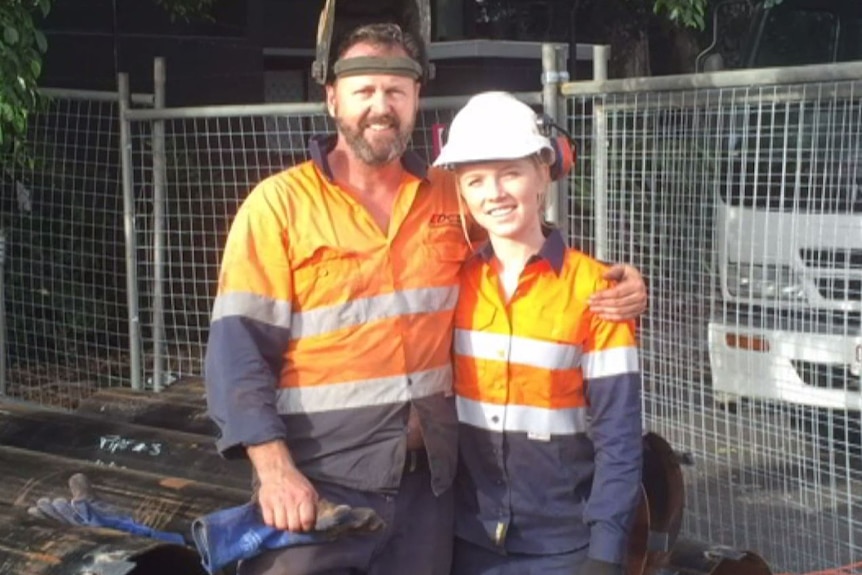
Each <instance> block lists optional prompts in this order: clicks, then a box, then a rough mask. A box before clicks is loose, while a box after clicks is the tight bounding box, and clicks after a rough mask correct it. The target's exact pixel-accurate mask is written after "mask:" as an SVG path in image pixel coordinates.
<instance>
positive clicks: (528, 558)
mask: <svg viewBox="0 0 862 575" xmlns="http://www.w3.org/2000/svg"><path fill="white" fill-rule="evenodd" d="M586 560H587V549H586V548H584V549H578V550H577V551H572V552H570V553H558V554H555V555H526V554H523V553H509V554H506V555H503V554H501V553H497V552H495V551H492V550H490V549H486V548H485V547H482V546H480V545H474V544H473V543H470V542H468V541H464V540H463V539H458V538H456V539H455V551H454V557H453V559H452V575H578V572H579V571H580V570H581V566H582V565H583V564H584V562H585V561H586Z"/></svg>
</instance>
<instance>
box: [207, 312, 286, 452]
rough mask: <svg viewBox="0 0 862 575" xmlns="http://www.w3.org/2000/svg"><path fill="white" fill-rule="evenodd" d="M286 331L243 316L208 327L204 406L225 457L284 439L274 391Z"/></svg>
mask: <svg viewBox="0 0 862 575" xmlns="http://www.w3.org/2000/svg"><path fill="white" fill-rule="evenodd" d="M289 336H290V331H289V330H288V329H285V328H282V327H276V326H271V325H266V324H263V323H261V322H258V321H256V320H253V319H249V318H247V317H243V316H238V315H237V316H228V317H222V318H221V319H219V320H217V321H215V322H213V324H212V325H211V327H210V334H209V343H208V345H207V353H206V361H205V374H206V389H207V407H208V410H209V414H210V417H211V418H212V419H213V421H215V423H216V424H217V425H218V427H219V430H220V431H221V435H220V437H219V439H218V441H217V443H216V446H217V447H218V450H219V452H220V453H221V454H222V455H224V456H225V457H228V458H233V457H242V456H245V446H246V445H257V444H260V443H265V442H268V441H272V440H275V439H284V438H285V434H286V430H285V427H284V422H283V421H282V419H281V417H280V416H279V415H278V410H277V405H276V389H277V383H278V374H279V372H280V371H281V364H282V359H281V358H282V354H283V352H284V349H286V347H287V342H288V340H289Z"/></svg>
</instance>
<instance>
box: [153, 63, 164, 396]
mask: <svg viewBox="0 0 862 575" xmlns="http://www.w3.org/2000/svg"><path fill="white" fill-rule="evenodd" d="M153 96H154V101H153V108H154V109H156V110H162V109H164V107H165V59H164V58H156V59H155V61H154V62H153ZM152 139H153V391H155V392H159V391H161V390H162V374H163V372H164V354H163V353H162V352H163V351H164V350H163V346H164V344H165V299H164V298H165V245H166V238H165V202H166V198H165V182H166V180H167V173H166V172H167V165H166V161H165V121H164V120H156V121H154V122H153V133H152Z"/></svg>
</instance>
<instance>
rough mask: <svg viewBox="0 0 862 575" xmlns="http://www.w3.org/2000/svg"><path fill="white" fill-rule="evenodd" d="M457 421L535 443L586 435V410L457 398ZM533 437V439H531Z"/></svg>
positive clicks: (584, 408)
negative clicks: (517, 435)
mask: <svg viewBox="0 0 862 575" xmlns="http://www.w3.org/2000/svg"><path fill="white" fill-rule="evenodd" d="M457 405H458V421H460V422H461V423H466V424H469V425H472V426H474V427H479V428H481V429H487V430H489V431H498V432H501V433H502V432H504V431H515V432H522V433H526V434H527V436H528V437H530V438H532V439H538V440H542V439H550V436H551V435H573V434H575V433H585V432H586V431H587V428H588V424H587V408H586V407H565V408H561V409H550V408H546V407H532V406H529V405H500V404H495V403H486V402H483V401H475V400H473V399H467V398H466V397H461V396H458V398H457ZM531 436H532V437H531Z"/></svg>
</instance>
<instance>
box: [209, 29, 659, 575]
mask: <svg viewBox="0 0 862 575" xmlns="http://www.w3.org/2000/svg"><path fill="white" fill-rule="evenodd" d="M423 49H424V47H423V46H421V45H420V44H418V43H417V41H416V40H415V39H414V38H412V37H411V36H410V35H409V34H404V33H402V31H401V30H400V29H399V28H398V27H397V26H395V25H368V26H363V27H361V28H358V29H357V30H355V31H354V32H352V33H351V34H349V35H348V37H347V38H346V39H345V40H344V42H343V43H342V45H341V47H340V49H339V50H338V52H337V55H338V59H337V61H336V62H335V64H334V66H333V70H334V77H333V79H332V80H331V82H330V83H329V84H328V85H327V86H326V104H327V108H328V111H329V113H330V115H332V117H333V118H334V119H335V123H336V126H337V129H338V134H337V136H336V137H335V138H322V137H315V138H313V139H312V142H311V145H310V154H311V158H312V159H311V160H310V161H308V162H306V163H303V164H300V165H298V166H295V167H293V168H291V169H288V170H286V171H284V172H282V173H280V174H277V175H275V176H272V177H270V178H268V179H266V180H265V181H263V182H262V183H261V184H259V185H258V186H257V187H256V188H255V190H253V191H252V193H251V194H250V195H249V197H248V198H247V199H246V201H245V202H244V203H243V205H242V207H241V208H240V210H239V212H238V213H237V216H236V219H235V221H234V223H233V224H232V226H231V231H230V234H229V237H228V241H227V245H226V247H225V252H224V256H223V261H222V269H221V274H220V278H219V290H218V295H217V298H216V301H215V305H214V309H213V314H212V325H211V328H210V340H209V346H208V350H207V358H206V381H207V400H208V403H209V408H210V413H211V415H212V417H213V419H214V420H215V421H216V423H217V424H218V425H219V427H220V429H221V437H220V438H219V441H218V448H219V450H220V451H221V452H222V453H223V454H224V455H225V456H226V457H236V456H242V455H247V456H248V457H249V459H250V460H251V463H252V465H253V467H254V470H255V479H256V484H257V493H256V496H257V499H258V502H259V504H260V508H261V512H262V514H263V518H264V521H265V522H266V523H267V524H269V525H272V526H274V527H277V528H281V529H289V530H292V531H307V530H309V529H311V528H312V526H313V524H314V518H315V508H316V504H317V501H318V498H319V497H326V498H327V499H328V500H330V501H333V502H335V503H344V504H348V505H352V506H356V507H370V508H372V509H374V510H375V511H376V512H377V513H378V515H380V517H381V518H382V519H383V520H384V521H385V522H386V527H385V528H384V529H383V530H380V531H378V532H376V533H374V534H372V535H366V536H361V537H352V538H344V539H340V540H338V541H335V542H332V543H327V544H325V545H314V546H305V547H297V548H291V549H286V550H282V551H273V552H268V553H265V554H262V555H260V556H258V557H256V558H254V559H252V560H249V561H246V562H245V563H244V564H243V565H242V566H241V569H240V573H241V574H242V575H259V574H267V575H275V574H290V575H294V574H303V575H305V574H316V573H327V574H341V573H344V574H346V573H369V574H391V573H413V574H418V575H422V574H425V573H427V574H433V575H437V574H440V575H442V574H446V573H448V570H449V564H450V560H451V543H452V497H451V490H450V485H451V483H452V478H453V476H454V474H455V468H456V462H457V441H456V430H457V418H456V414H455V409H454V398H453V396H452V381H451V377H452V372H451V357H450V348H451V341H452V332H451V321H452V314H453V310H454V305H455V301H456V299H457V283H458V282H457V274H458V270H459V268H460V265H461V263H462V262H463V261H464V260H465V259H466V258H467V256H468V255H469V247H468V244H467V242H466V241H465V239H464V237H463V234H462V231H461V226H460V224H459V220H458V217H457V215H458V213H459V212H458V205H457V199H456V194H455V192H454V188H453V186H454V182H453V180H452V179H451V176H450V175H448V174H447V173H445V172H442V171H439V170H436V169H429V168H428V167H427V165H426V163H425V162H424V161H422V160H421V159H420V158H419V156H417V155H416V154H415V153H413V152H411V151H408V150H407V143H408V141H409V138H410V135H411V133H412V131H413V126H414V122H415V118H416V114H417V111H418V105H419V89H420V78H421V77H422V72H423V70H422V66H421V65H420V64H419V62H423V61H424V58H423V52H422V50H423ZM613 273H616V274H618V277H617V279H620V278H623V276H625V275H628V276H629V278H628V281H625V278H623V279H624V281H623V282H622V283H621V284H620V285H618V286H617V288H615V290H609V292H607V293H606V294H604V301H603V302H601V301H599V302H598V305H599V307H597V308H596V309H597V310H599V311H600V312H601V311H602V310H604V312H606V313H607V314H609V317H611V318H613V316H614V315H616V316H622V317H631V316H633V315H636V314H637V313H640V312H641V311H642V310H643V308H644V305H645V300H646V297H645V290H644V288H643V283H642V281H641V280H640V276H639V275H638V274H637V272H636V271H634V270H633V269H632V268H626V270H623V269H621V268H617V269H615V270H614V272H613Z"/></svg>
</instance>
